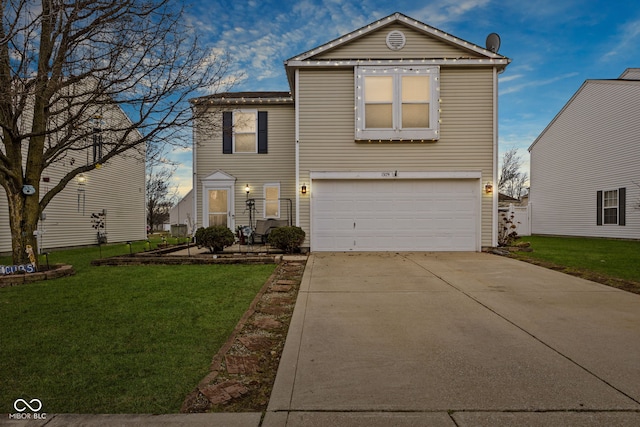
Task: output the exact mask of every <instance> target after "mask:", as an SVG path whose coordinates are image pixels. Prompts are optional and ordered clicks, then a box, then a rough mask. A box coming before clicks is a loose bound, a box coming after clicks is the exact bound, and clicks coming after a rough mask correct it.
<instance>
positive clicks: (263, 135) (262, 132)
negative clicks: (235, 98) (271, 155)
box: [258, 111, 267, 154]
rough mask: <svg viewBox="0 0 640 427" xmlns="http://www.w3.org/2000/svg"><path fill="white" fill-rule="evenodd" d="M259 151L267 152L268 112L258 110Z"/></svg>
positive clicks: (260, 152) (261, 152)
mask: <svg viewBox="0 0 640 427" xmlns="http://www.w3.org/2000/svg"><path fill="white" fill-rule="evenodd" d="M258 153H259V154H266V153H267V112H266V111H258Z"/></svg>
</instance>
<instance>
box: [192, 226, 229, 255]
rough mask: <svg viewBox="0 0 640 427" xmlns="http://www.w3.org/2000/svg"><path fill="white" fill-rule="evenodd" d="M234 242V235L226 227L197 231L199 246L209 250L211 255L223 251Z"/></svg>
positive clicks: (199, 229) (201, 228)
mask: <svg viewBox="0 0 640 427" xmlns="http://www.w3.org/2000/svg"><path fill="white" fill-rule="evenodd" d="M234 241H235V237H234V236H233V233H232V232H231V230H229V229H228V228H227V227H225V226H224V225H214V226H211V227H207V228H204V227H200V228H198V230H196V243H197V245H198V246H204V247H205V248H209V251H210V252H211V253H216V252H220V251H222V250H223V249H224V248H225V247H227V246H231V245H233V242H234Z"/></svg>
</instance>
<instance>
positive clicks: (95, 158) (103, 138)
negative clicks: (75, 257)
mask: <svg viewBox="0 0 640 427" xmlns="http://www.w3.org/2000/svg"><path fill="white" fill-rule="evenodd" d="M92 122H93V123H92V128H93V129H92V135H91V137H90V138H87V140H86V141H84V143H82V144H80V145H77V146H75V147H72V148H71V149H68V150H66V152H65V155H64V156H61V159H60V160H58V161H56V162H54V163H52V164H51V165H50V166H48V167H47V168H46V169H45V170H44V172H43V174H42V180H41V182H40V192H41V194H45V193H47V192H48V191H49V189H51V188H53V187H54V186H56V185H57V184H58V183H59V182H60V181H61V180H62V179H63V178H64V177H65V175H67V173H68V172H69V171H71V170H72V169H75V168H77V167H78V166H79V165H84V164H94V163H96V164H97V166H96V168H95V169H93V170H91V171H89V172H87V173H83V174H81V175H79V176H77V177H76V179H74V180H73V181H71V182H70V183H69V184H67V185H66V187H65V188H64V189H63V190H62V191H61V192H60V193H58V194H57V195H55V197H54V198H53V199H52V201H51V202H50V203H49V204H48V205H47V207H46V208H45V209H44V212H43V213H42V215H41V217H40V221H39V222H38V230H37V233H38V249H39V250H40V251H47V250H49V249H52V248H63V247H73V246H88V245H95V244H97V243H98V242H99V241H100V242H101V243H107V242H108V243H116V242H126V241H131V240H144V239H146V210H145V209H146V208H145V179H146V175H145V158H144V145H141V146H140V147H139V148H138V149H137V150H131V151H130V152H128V153H126V154H125V155H121V156H117V157H114V158H112V159H110V160H108V161H106V162H102V161H101V158H102V156H103V154H104V153H105V152H106V150H107V148H106V145H107V144H109V141H110V139H111V138H113V134H112V131H110V130H108V129H110V128H112V127H114V125H113V123H130V120H129V118H128V117H127V115H126V114H125V113H124V111H123V110H122V109H121V108H120V107H118V106H109V107H106V106H105V107H103V108H102V114H101V115H100V116H96V117H95V118H94V119H93V120H92ZM124 126H127V125H126V124H125V125H124ZM115 127H116V128H118V127H121V126H115ZM103 128H104V129H106V130H103ZM132 137H134V136H133V135H132ZM137 137H138V138H140V136H139V135H137ZM27 149H28V147H27V145H26V144H25V147H24V148H23V150H24V152H25V155H26V150H27ZM10 251H11V230H10V227H9V207H8V204H7V198H6V194H5V191H4V189H2V187H0V253H6V254H9V253H10Z"/></svg>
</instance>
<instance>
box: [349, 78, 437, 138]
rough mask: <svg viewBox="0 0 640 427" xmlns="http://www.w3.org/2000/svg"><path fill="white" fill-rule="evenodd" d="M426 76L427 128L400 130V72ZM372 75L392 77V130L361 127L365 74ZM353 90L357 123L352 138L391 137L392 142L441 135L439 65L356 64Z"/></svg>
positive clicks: (363, 108) (362, 122) (362, 121)
mask: <svg viewBox="0 0 640 427" xmlns="http://www.w3.org/2000/svg"><path fill="white" fill-rule="evenodd" d="M412 73H413V74H417V75H428V76H430V77H431V79H430V89H431V93H430V99H429V122H430V127H429V128H424V129H414V128H411V129H401V128H400V120H401V105H402V100H401V93H402V92H401V86H400V78H399V76H402V75H410V74H412ZM375 74H386V75H393V76H394V99H393V115H394V118H393V122H394V128H393V129H365V128H364V122H365V120H364V111H365V99H364V93H365V92H364V89H365V88H364V77H365V76H368V75H375ZM355 91H356V106H355V109H356V114H355V117H356V123H355V138H356V139H357V140H393V141H412V140H414V141H415V140H417V141H424V140H430V141H435V140H438V139H439V138H440V67H438V66H425V65H415V66H414V65H411V66H396V65H391V66H358V67H356V69H355Z"/></svg>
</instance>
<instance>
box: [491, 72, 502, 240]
mask: <svg viewBox="0 0 640 427" xmlns="http://www.w3.org/2000/svg"><path fill="white" fill-rule="evenodd" d="M492 181H493V188H494V191H493V194H492V196H493V200H492V202H493V203H492V208H491V210H492V214H491V216H492V218H493V220H492V222H491V246H493V247H497V246H498V193H499V192H500V191H499V190H498V70H497V68H496V67H493V179H492Z"/></svg>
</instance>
